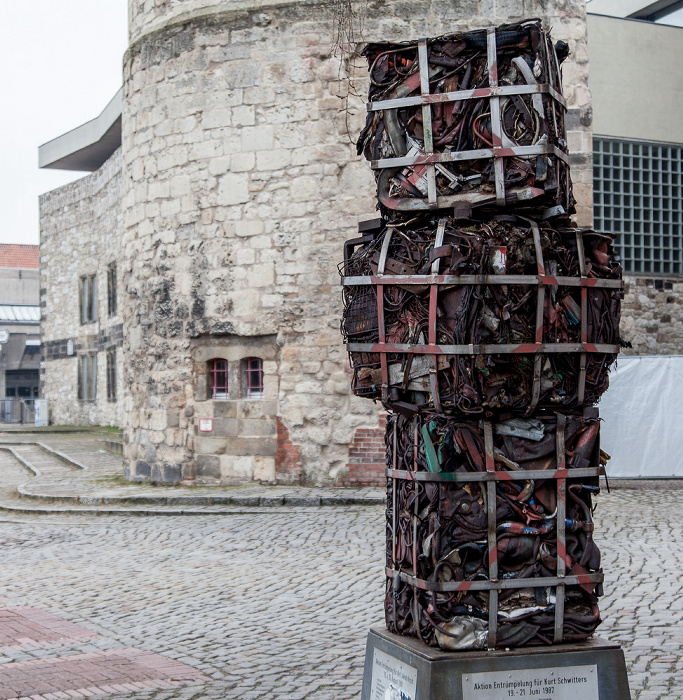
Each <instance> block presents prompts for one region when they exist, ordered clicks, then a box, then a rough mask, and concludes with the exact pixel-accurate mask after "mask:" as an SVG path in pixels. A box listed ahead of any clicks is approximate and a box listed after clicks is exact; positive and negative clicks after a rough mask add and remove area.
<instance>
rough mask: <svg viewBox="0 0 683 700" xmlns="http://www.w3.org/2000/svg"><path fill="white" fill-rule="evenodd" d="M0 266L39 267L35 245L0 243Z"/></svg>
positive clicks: (38, 256)
mask: <svg viewBox="0 0 683 700" xmlns="http://www.w3.org/2000/svg"><path fill="white" fill-rule="evenodd" d="M0 267H19V268H21V269H22V270H28V269H31V268H35V269H38V268H39V267H40V255H39V252H38V246H37V245H18V244H16V243H0Z"/></svg>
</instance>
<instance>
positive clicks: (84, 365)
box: [78, 355, 97, 401]
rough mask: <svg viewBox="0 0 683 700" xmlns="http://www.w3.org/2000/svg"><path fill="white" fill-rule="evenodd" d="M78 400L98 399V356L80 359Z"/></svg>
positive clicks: (83, 356)
mask: <svg viewBox="0 0 683 700" xmlns="http://www.w3.org/2000/svg"><path fill="white" fill-rule="evenodd" d="M78 398H79V399H80V400H81V401H94V400H95V399H96V398H97V355H80V356H79V358H78Z"/></svg>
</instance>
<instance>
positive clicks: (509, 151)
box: [370, 144, 569, 170]
mask: <svg viewBox="0 0 683 700" xmlns="http://www.w3.org/2000/svg"><path fill="white" fill-rule="evenodd" d="M543 155H554V156H555V157H556V158H559V159H560V160H562V161H564V162H565V163H567V164H568V163H569V156H568V155H567V154H566V153H565V152H564V151H561V150H560V149H559V148H557V146H553V145H552V144H536V145H535V146H495V147H493V148H477V149H474V150H472V151H445V152H444V153H418V154H417V155H414V156H402V157H400V158H381V159H379V160H373V161H370V166H371V167H372V168H373V169H374V170H381V169H383V168H404V167H408V166H415V165H430V164H435V163H456V162H458V161H463V160H482V159H485V158H510V157H517V158H529V157H532V156H543Z"/></svg>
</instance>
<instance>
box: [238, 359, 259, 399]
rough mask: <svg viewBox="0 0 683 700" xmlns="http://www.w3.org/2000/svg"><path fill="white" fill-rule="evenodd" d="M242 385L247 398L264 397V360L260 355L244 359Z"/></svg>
mask: <svg viewBox="0 0 683 700" xmlns="http://www.w3.org/2000/svg"><path fill="white" fill-rule="evenodd" d="M242 386H243V394H244V396H245V397H246V398H248V399H260V398H263V360H262V359H261V358H260V357H247V358H246V359H245V360H242Z"/></svg>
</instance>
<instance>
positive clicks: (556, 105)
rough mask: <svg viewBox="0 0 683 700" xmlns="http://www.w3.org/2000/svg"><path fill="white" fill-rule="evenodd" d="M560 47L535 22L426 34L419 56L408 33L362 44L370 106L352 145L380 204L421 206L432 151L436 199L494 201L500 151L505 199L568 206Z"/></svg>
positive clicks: (443, 202)
mask: <svg viewBox="0 0 683 700" xmlns="http://www.w3.org/2000/svg"><path fill="white" fill-rule="evenodd" d="M567 53H568V50H567V45H566V44H564V43H562V42H561V43H560V44H558V46H557V47H555V48H553V46H552V43H551V41H550V36H549V34H548V33H547V32H545V31H544V30H543V29H542V28H541V25H540V22H539V21H537V20H534V21H527V22H523V23H519V24H514V25H507V26H504V27H500V28H498V29H497V30H496V31H495V32H494V33H493V35H492V34H491V32H489V33H487V32H486V30H479V31H474V32H467V33H463V34H453V35H449V36H443V37H439V38H437V39H430V40H428V41H427V42H426V50H425V51H424V52H423V54H422V56H421V55H420V47H419V42H416V41H411V42H405V43H401V44H388V43H375V44H370V45H369V46H367V47H366V49H365V51H364V55H365V56H366V58H367V60H368V65H369V73H370V90H369V94H368V100H369V103H370V105H369V109H370V111H369V114H368V117H367V122H366V125H365V128H364V129H363V131H362V132H361V134H360V137H359V139H358V142H357V150H358V154H359V155H360V154H361V153H363V154H365V157H366V158H367V159H368V160H370V161H372V164H373V168H375V174H376V177H377V188H378V198H379V201H380V204H381V205H382V207H383V209H384V212H385V213H386V214H387V215H388V216H389V217H391V216H392V214H393V213H395V212H403V211H410V210H414V209H416V208H424V207H423V205H424V201H425V200H426V198H427V197H428V194H429V193H428V186H429V184H428V173H427V167H426V164H425V162H423V161H422V160H421V158H422V157H423V156H424V155H425V153H428V154H439V158H438V159H437V161H436V162H437V165H436V172H435V178H436V182H435V184H436V195H437V196H438V197H439V198H440V200H439V206H440V207H444V206H454V205H457V204H458V203H467V204H469V205H471V206H482V205H488V204H491V203H495V201H496V198H495V193H496V190H497V186H496V173H495V164H494V158H495V157H501V158H503V160H504V164H503V167H502V170H501V178H502V183H504V188H505V189H506V195H505V197H506V202H507V203H508V204H511V203H514V202H518V201H520V200H521V201H526V200H529V199H533V200H535V202H534V205H535V206H537V207H538V206H539V205H541V204H542V205H545V206H553V205H555V206H557V205H560V206H562V207H563V209H564V211H565V213H572V211H573V208H574V199H573V196H572V194H571V183H570V179H569V174H568V172H569V171H568V167H567V157H566V152H567V144H566V141H565V138H564V135H565V125H564V115H565V110H566V105H565V102H564V99H563V98H562V96H561V93H562V81H561V74H560V64H561V62H562V61H563V60H564V58H566V56H567ZM425 59H426V61H427V69H426V70H424V71H421V60H422V61H424V60H425ZM421 72H422V73H423V75H421ZM491 90H493V92H492V91H491ZM420 98H424V99H420ZM494 102H495V104H494ZM425 105H428V106H427V110H429V111H428V113H427V114H426V113H425V110H424V106H425ZM496 149H499V150H496ZM397 159H404V160H411V159H412V161H414V162H410V163H408V164H406V163H405V162H400V163H399V162H396V161H397ZM499 204H500V202H499Z"/></svg>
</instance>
